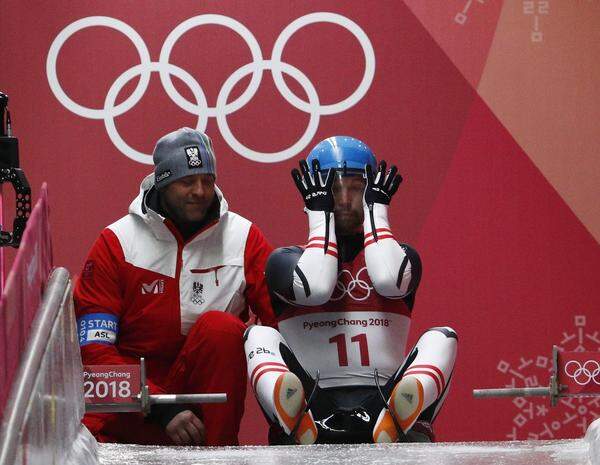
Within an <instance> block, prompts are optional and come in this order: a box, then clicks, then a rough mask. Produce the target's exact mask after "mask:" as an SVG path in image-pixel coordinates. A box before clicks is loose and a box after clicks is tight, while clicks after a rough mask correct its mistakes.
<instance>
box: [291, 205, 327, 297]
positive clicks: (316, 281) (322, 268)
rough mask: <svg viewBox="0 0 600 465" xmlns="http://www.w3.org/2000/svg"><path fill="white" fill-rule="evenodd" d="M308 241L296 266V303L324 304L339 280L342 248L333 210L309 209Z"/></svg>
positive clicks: (294, 287)
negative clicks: (336, 233)
mask: <svg viewBox="0 0 600 465" xmlns="http://www.w3.org/2000/svg"><path fill="white" fill-rule="evenodd" d="M306 212H307V214H308V228H309V233H308V244H307V245H306V247H305V249H304V252H303V253H302V256H301V257H300V260H298V264H297V265H296V268H295V269H294V279H293V289H294V296H295V299H294V303H297V304H299V305H309V306H314V305H322V304H324V303H326V302H327V301H329V299H330V298H331V294H333V289H334V288H335V284H336V282H337V271H338V258H337V257H338V251H337V244H336V237H335V223H334V218H333V213H325V212H322V211H312V210H306Z"/></svg>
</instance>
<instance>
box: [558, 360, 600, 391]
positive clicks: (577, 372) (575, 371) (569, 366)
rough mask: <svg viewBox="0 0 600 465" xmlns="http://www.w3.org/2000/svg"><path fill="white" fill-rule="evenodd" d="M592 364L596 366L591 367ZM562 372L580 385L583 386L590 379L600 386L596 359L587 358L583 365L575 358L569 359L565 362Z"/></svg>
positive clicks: (599, 371) (598, 366)
mask: <svg viewBox="0 0 600 465" xmlns="http://www.w3.org/2000/svg"><path fill="white" fill-rule="evenodd" d="M588 365H590V366H589V368H588ZM592 365H596V368H594V369H591V368H592ZM564 372H565V374H566V375H567V376H568V377H569V378H572V379H573V380H574V381H575V382H576V383H577V384H579V385H580V386H585V385H587V384H589V383H590V382H592V381H593V382H594V383H596V384H597V385H599V386H600V362H598V361H597V360H588V361H586V362H585V363H584V364H583V365H582V364H581V363H580V362H579V361H577V360H569V361H568V362H567V363H565V368H564ZM582 376H583V378H582Z"/></svg>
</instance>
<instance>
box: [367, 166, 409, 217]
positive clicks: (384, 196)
mask: <svg viewBox="0 0 600 465" xmlns="http://www.w3.org/2000/svg"><path fill="white" fill-rule="evenodd" d="M365 175H366V178H367V187H366V188H365V197H364V200H365V204H366V205H367V206H368V207H369V208H372V207H373V204H376V203H381V204H384V205H389V204H390V202H391V201H392V196H393V195H394V194H395V193H396V191H397V190H398V186H399V185H400V183H401V182H402V176H400V175H399V174H398V168H396V166H395V165H392V167H391V168H390V170H389V171H387V164H386V162H385V160H382V161H381V163H379V166H378V167H377V172H376V173H373V169H372V168H371V165H366V166H365Z"/></svg>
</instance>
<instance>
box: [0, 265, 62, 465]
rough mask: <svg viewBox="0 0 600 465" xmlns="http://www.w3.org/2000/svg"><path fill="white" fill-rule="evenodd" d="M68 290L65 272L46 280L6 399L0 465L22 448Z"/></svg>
mask: <svg viewBox="0 0 600 465" xmlns="http://www.w3.org/2000/svg"><path fill="white" fill-rule="evenodd" d="M70 287H71V279H70V277H69V273H68V271H67V270H66V269H64V268H56V269H55V270H54V271H53V272H52V274H51V276H50V278H49V281H48V286H47V287H46V291H45V293H44V296H43V300H42V303H41V306H40V309H39V311H38V314H37V316H36V319H35V320H34V322H33V324H32V326H31V331H30V339H29V342H28V344H27V346H26V349H25V351H24V355H23V359H22V361H21V364H20V367H19V370H18V372H17V376H16V378H15V380H14V382H13V385H12V389H11V393H10V396H9V399H8V403H7V407H6V410H5V415H4V421H3V424H2V434H1V436H0V438H1V439H2V443H1V444H0V465H13V464H14V463H15V461H16V460H17V457H18V453H19V447H21V446H22V445H23V442H24V441H23V431H24V428H25V425H26V422H27V417H28V414H29V407H30V404H31V400H32V395H33V394H34V389H35V387H36V383H37V381H38V375H39V374H40V367H41V364H42V360H43V358H44V355H45V354H46V351H47V349H48V348H49V344H48V341H49V339H50V336H51V333H52V329H53V327H54V324H55V322H56V320H57V317H58V316H59V314H60V312H61V309H65V308H70V306H69V305H67V299H68V298H70V295H71V292H70Z"/></svg>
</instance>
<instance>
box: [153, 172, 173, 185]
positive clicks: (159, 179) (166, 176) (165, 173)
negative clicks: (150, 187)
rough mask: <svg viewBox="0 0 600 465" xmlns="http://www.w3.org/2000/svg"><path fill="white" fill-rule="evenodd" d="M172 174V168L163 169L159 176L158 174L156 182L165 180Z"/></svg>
mask: <svg viewBox="0 0 600 465" xmlns="http://www.w3.org/2000/svg"><path fill="white" fill-rule="evenodd" d="M170 176H171V170H167V171H163V172H162V173H160V174H159V175H158V176H156V179H155V182H156V183H159V182H161V181H163V180H164V179H167V178H168V177H170Z"/></svg>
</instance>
